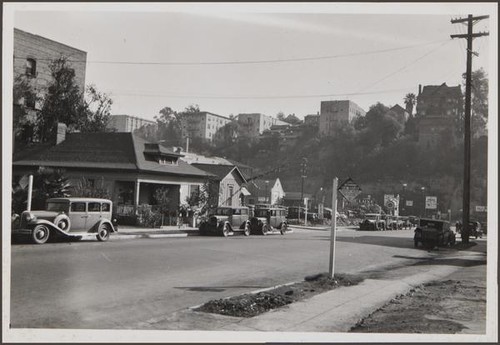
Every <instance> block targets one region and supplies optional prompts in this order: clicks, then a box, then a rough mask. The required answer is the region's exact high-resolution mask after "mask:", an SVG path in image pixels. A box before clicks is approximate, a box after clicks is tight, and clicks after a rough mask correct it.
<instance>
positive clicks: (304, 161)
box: [299, 157, 307, 214]
mask: <svg viewBox="0 0 500 345" xmlns="http://www.w3.org/2000/svg"><path fill="white" fill-rule="evenodd" d="M300 166H301V187H300V204H302V203H303V202H304V179H305V178H306V177H307V176H306V169H307V158H305V157H304V158H302V163H300ZM299 206H300V205H299ZM299 214H300V212H299Z"/></svg>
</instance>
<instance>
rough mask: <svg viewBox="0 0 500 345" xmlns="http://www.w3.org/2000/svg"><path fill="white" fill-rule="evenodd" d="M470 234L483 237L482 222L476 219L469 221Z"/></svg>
mask: <svg viewBox="0 0 500 345" xmlns="http://www.w3.org/2000/svg"><path fill="white" fill-rule="evenodd" d="M469 236H473V237H475V238H478V237H479V238H482V237H483V227H482V226H481V223H479V222H478V221H475V220H472V221H470V222H469Z"/></svg>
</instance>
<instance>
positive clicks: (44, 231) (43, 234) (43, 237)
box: [31, 224, 50, 244]
mask: <svg viewBox="0 0 500 345" xmlns="http://www.w3.org/2000/svg"><path fill="white" fill-rule="evenodd" d="M49 237H50V229H49V227H48V226H46V225H43V224H38V225H37V226H35V227H34V228H33V230H32V231H31V240H32V241H33V243H35V244H44V243H45V242H47V241H48V240H49Z"/></svg>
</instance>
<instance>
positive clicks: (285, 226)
mask: <svg viewBox="0 0 500 345" xmlns="http://www.w3.org/2000/svg"><path fill="white" fill-rule="evenodd" d="M287 230H288V224H287V223H283V224H281V229H280V233H281V234H282V235H284V234H286V232H287Z"/></svg>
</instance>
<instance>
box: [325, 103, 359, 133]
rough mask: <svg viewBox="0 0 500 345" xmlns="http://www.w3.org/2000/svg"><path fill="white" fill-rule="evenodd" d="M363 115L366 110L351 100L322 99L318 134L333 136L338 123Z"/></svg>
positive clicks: (350, 121)
mask: <svg viewBox="0 0 500 345" xmlns="http://www.w3.org/2000/svg"><path fill="white" fill-rule="evenodd" d="M365 115H366V112H365V111H364V110H363V109H362V108H361V107H360V106H359V105H357V104H356V103H354V102H352V101H349V100H339V101H323V102H321V111H320V116H319V134H320V136H326V137H328V136H333V135H335V130H336V128H337V126H338V125H339V124H340V123H342V122H344V123H352V121H353V120H354V119H355V118H357V117H359V116H365Z"/></svg>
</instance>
